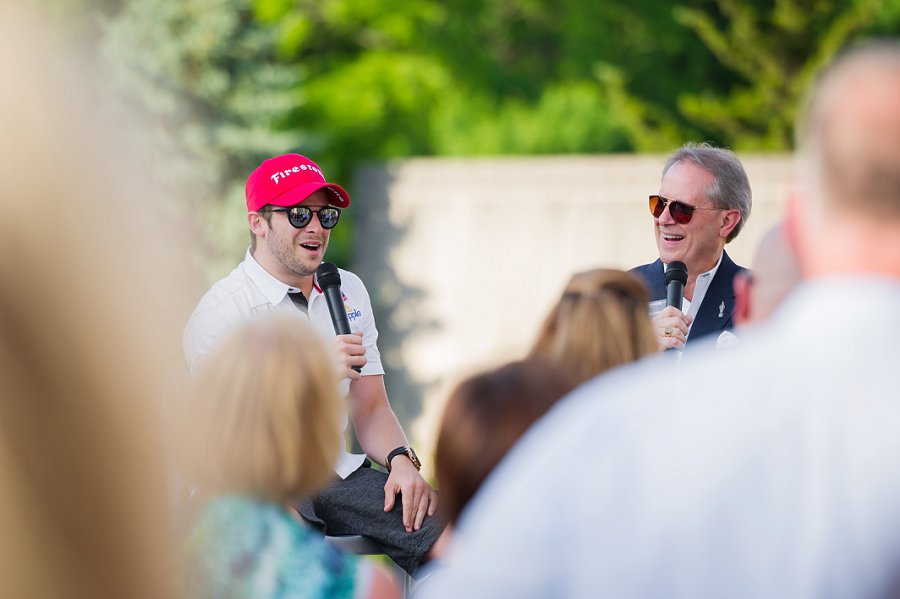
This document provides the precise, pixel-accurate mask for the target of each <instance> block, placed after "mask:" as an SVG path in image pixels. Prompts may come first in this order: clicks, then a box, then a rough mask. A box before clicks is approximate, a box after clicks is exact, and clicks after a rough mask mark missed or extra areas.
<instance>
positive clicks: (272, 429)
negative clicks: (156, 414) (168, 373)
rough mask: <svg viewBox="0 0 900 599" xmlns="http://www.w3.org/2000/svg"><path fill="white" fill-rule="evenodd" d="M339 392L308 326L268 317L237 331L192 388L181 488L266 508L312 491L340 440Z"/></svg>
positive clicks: (324, 351)
mask: <svg viewBox="0 0 900 599" xmlns="http://www.w3.org/2000/svg"><path fill="white" fill-rule="evenodd" d="M338 388H339V387H338V374H337V372H336V370H335V367H334V364H333V359H332V355H331V352H330V351H329V350H328V348H327V347H326V346H325V344H324V342H323V341H322V340H321V339H320V338H319V335H318V334H317V333H316V332H315V331H314V330H313V329H312V326H311V325H310V324H309V323H308V322H306V321H305V320H303V319H301V318H298V317H296V316H294V315H291V314H282V313H275V312H273V313H271V314H267V315H265V316H262V317H260V318H256V319H251V320H248V321H245V322H243V323H241V324H240V325H238V326H237V328H236V329H235V330H234V331H233V332H232V333H231V334H230V335H229V336H228V337H227V338H226V339H224V340H223V341H222V343H221V344H220V345H218V346H217V347H216V350H215V351H214V352H213V353H212V354H211V355H210V357H209V358H208V359H207V360H206V361H204V364H203V365H202V367H201V368H200V371H199V372H198V374H197V376H196V377H195V379H194V381H193V388H192V393H191V397H190V400H189V402H188V407H187V412H188V413H187V418H186V420H185V423H186V425H187V428H186V430H185V435H184V442H185V443H186V447H185V451H186V452H187V455H188V459H189V468H190V470H189V472H190V474H189V478H190V480H191V481H192V482H194V483H196V484H198V485H199V486H200V488H201V489H202V490H203V491H204V494H220V493H239V494H243V495H249V496H251V497H256V498H260V499H266V500H270V501H275V502H287V501H291V500H296V499H299V498H302V497H305V496H307V495H309V494H311V493H313V492H314V491H316V490H318V489H319V488H320V487H322V486H324V485H325V483H327V482H328V481H329V480H330V479H331V478H333V477H334V464H335V462H336V461H337V457H338V452H339V450H340V448H341V446H342V445H341V444H342V441H343V435H342V432H341V426H340V424H341V422H340V419H341V418H342V415H343V411H342V402H343V399H342V398H341V397H340V396H339V394H338Z"/></svg>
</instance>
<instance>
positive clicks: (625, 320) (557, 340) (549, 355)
mask: <svg viewBox="0 0 900 599" xmlns="http://www.w3.org/2000/svg"><path fill="white" fill-rule="evenodd" d="M648 301H649V300H648V295H647V290H646V288H645V287H644V284H643V282H642V281H641V280H640V279H639V278H638V277H637V276H636V275H633V274H631V273H627V272H624V271H621V270H615V269H605V268H600V269H596V270H589V271H586V272H581V273H578V274H576V275H574V276H573V277H572V278H571V279H570V280H569V282H568V284H567V285H566V288H565V289H564V290H563V294H562V297H561V298H560V299H559V301H558V302H557V303H556V305H555V306H554V307H553V309H551V310H550V314H549V315H548V316H547V319H546V320H545V321H544V325H543V327H542V328H541V331H540V332H539V333H538V336H537V340H536V341H535V343H534V346H533V347H532V349H531V356H533V357H537V358H542V359H544V360H547V361H548V362H552V363H554V364H556V365H557V366H558V367H559V368H562V369H565V370H566V371H568V372H569V373H570V375H571V376H572V377H573V382H574V383H575V384H581V383H583V382H584V381H586V380H588V379H590V378H593V377H594V376H596V375H598V374H600V373H601V372H605V371H607V370H609V369H611V368H615V367H616V366H620V365H622V364H626V363H628V362H633V361H634V360H638V359H640V358H642V357H644V356H646V355H649V354H653V353H656V352H657V351H658V350H659V346H658V344H657V342H656V337H655V335H654V333H653V327H652V325H651V324H650V317H649V316H648V314H647V302H648Z"/></svg>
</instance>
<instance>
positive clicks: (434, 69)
mask: <svg viewBox="0 0 900 599" xmlns="http://www.w3.org/2000/svg"><path fill="white" fill-rule="evenodd" d="M54 1H56V2H77V0H54ZM898 5H900V0H883V1H879V0H678V1H676V2H675V3H667V2H659V1H658V0H629V1H628V2H624V1H622V0H553V1H550V0H417V1H416V2H393V1H391V2H389V1H387V0H178V1H175V0H102V4H101V6H102V9H103V12H104V14H105V15H106V18H105V20H104V21H103V23H104V25H103V28H102V33H103V35H102V36H100V38H101V40H102V43H101V47H102V48H103V51H104V55H105V56H107V57H108V59H109V61H110V63H111V64H113V65H115V67H116V68H115V73H116V76H115V79H116V80H117V81H119V82H120V84H121V85H123V86H124V87H125V89H126V90H127V91H128V93H129V94H131V97H132V98H133V100H134V102H135V103H140V104H141V105H143V106H145V107H147V109H148V110H149V111H150V112H151V113H153V114H155V115H157V116H161V117H164V121H163V122H165V123H166V126H165V127H163V128H161V129H160V131H157V132H156V133H157V138H158V140H159V144H158V147H159V152H160V154H161V155H163V156H165V157H167V158H168V159H169V160H168V168H167V174H168V176H171V177H172V179H173V180H176V181H182V182H183V181H188V182H190V183H191V184H194V185H196V186H197V187H198V193H197V194H196V197H197V198H199V199H198V201H197V204H196V206H193V208H194V212H195V216H194V217H192V218H195V217H198V218H199V219H200V220H201V222H203V223H204V226H205V230H206V231H207V235H206V236H207V239H208V240H209V242H210V247H211V251H212V253H213V254H214V255H216V256H224V258H223V259H222V264H225V263H232V262H233V261H234V259H235V253H237V252H238V251H240V250H235V249H234V248H241V247H243V246H244V244H245V242H246V227H245V225H244V224H243V222H242V221H241V220H240V219H236V218H235V213H240V205H241V203H242V187H243V182H244V179H245V178H246V175H247V174H248V173H249V171H250V169H251V168H252V167H253V166H254V165H255V164H257V163H258V162H259V161H260V160H261V159H262V158H264V157H266V156H269V155H272V154H275V153H279V152H284V151H300V152H302V153H306V154H308V155H310V156H312V157H314V158H315V159H316V161H317V162H319V163H320V164H321V165H322V166H323V168H324V169H325V171H326V172H327V173H328V175H329V178H332V179H335V180H337V181H340V182H342V183H345V184H349V183H350V181H351V178H352V172H353V169H354V167H355V166H356V165H358V164H359V163H360V162H361V161H365V160H372V159H390V158H395V157H405V156H411V155H438V156H440V155H490V154H558V153H595V152H619V151H667V150H670V149H671V148H673V147H675V146H678V145H680V144H681V143H683V142H684V141H686V140H710V141H714V142H716V143H719V144H722V145H727V146H731V147H735V148H738V149H772V150H783V149H787V148H789V147H790V145H791V123H792V121H793V117H794V113H795V111H796V107H797V103H798V100H799V95H800V93H801V90H802V89H804V87H805V86H806V85H807V83H808V81H809V78H810V77H811V75H812V73H813V72H814V71H815V69H816V68H817V67H818V66H819V65H821V64H822V63H823V62H825V61H826V60H828V59H829V58H830V57H831V56H832V55H833V54H834V52H835V51H837V50H838V49H839V48H840V47H841V46H842V45H844V44H845V43H847V42H848V41H850V40H852V39H855V38H857V37H860V36H862V35H864V34H866V33H870V32H876V33H897V32H898V31H900V7H898ZM352 193H353V190H352V189H351V194H352ZM348 216H352V211H351V212H350V213H348ZM347 220H348V221H349V219H347ZM350 224H352V223H350V222H347V224H346V225H345V224H344V223H342V226H341V227H339V228H338V229H336V230H335V237H333V241H332V248H333V250H336V252H337V253H336V254H335V253H332V257H337V258H338V260H337V261H339V262H340V261H342V260H346V258H347V256H348V252H349V239H348V235H349V231H350V230H351V229H350V228H349V227H348V226H347V225H350Z"/></svg>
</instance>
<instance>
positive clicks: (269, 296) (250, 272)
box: [244, 248, 294, 306]
mask: <svg viewBox="0 0 900 599" xmlns="http://www.w3.org/2000/svg"><path fill="white" fill-rule="evenodd" d="M244 270H245V271H246V273H247V276H248V277H250V280H251V281H253V282H254V283H255V284H256V286H257V287H258V288H259V290H260V291H262V294H263V295H264V296H265V297H266V301H268V302H269V303H270V304H272V305H273V306H277V305H278V304H280V303H281V301H282V300H283V299H284V296H285V295H287V293H288V291H290V290H292V289H294V288H293V287H291V286H290V285H286V284H285V283H282V282H281V281H279V280H278V279H276V278H275V277H273V276H272V275H271V274H270V273H269V271H267V270H266V269H265V268H263V267H262V266H261V265H260V264H259V262H257V261H256V258H254V257H253V254H251V253H250V248H247V256H246V257H245V258H244Z"/></svg>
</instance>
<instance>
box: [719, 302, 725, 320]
mask: <svg viewBox="0 0 900 599" xmlns="http://www.w3.org/2000/svg"><path fill="white" fill-rule="evenodd" d="M724 315H725V302H722V303H721V304H719V318H722V317H723V316H724Z"/></svg>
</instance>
